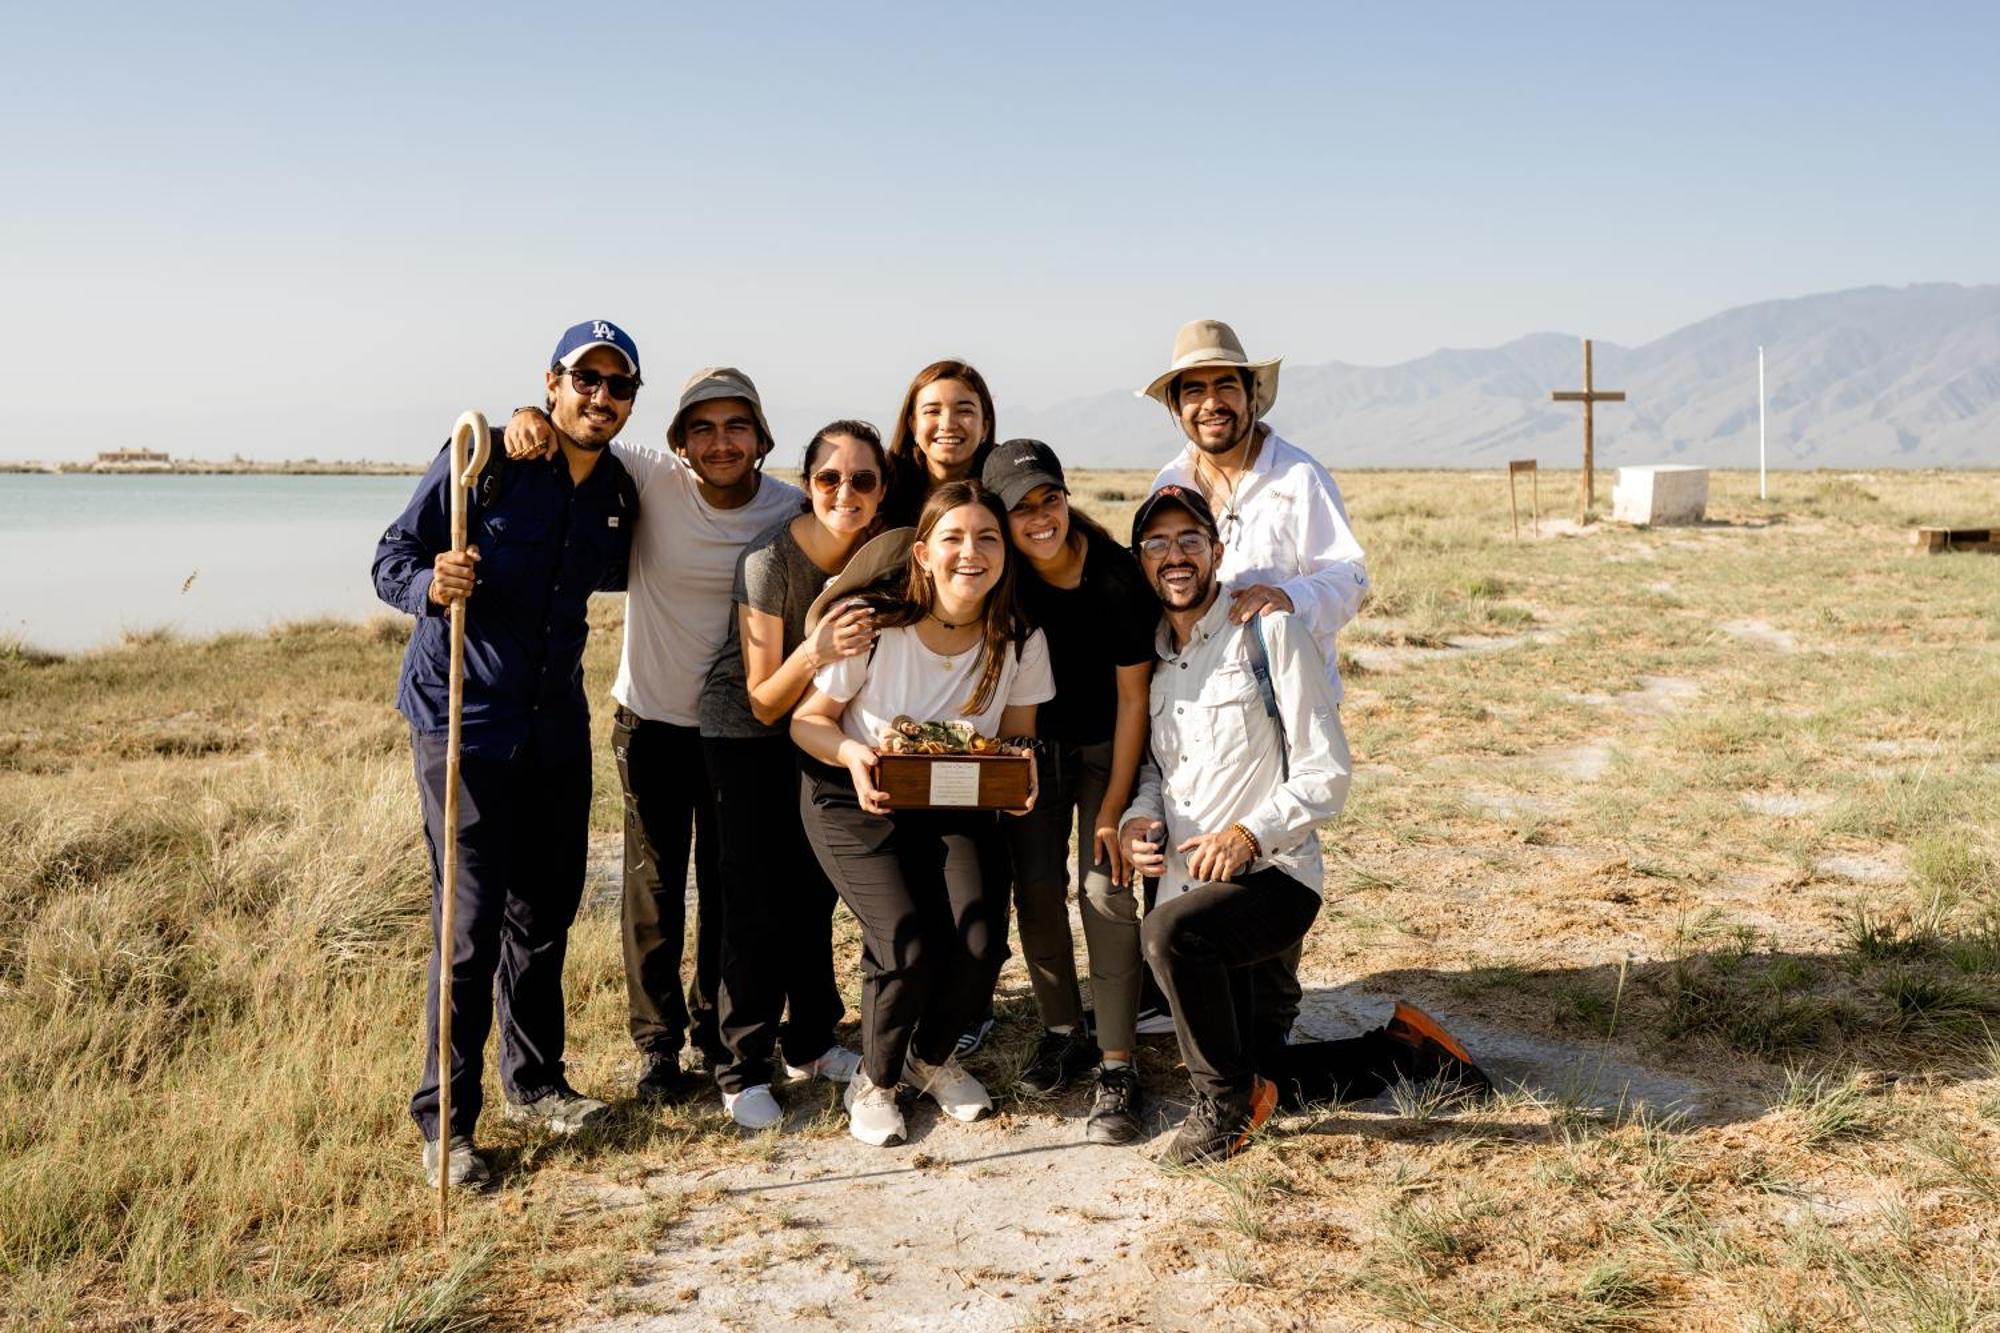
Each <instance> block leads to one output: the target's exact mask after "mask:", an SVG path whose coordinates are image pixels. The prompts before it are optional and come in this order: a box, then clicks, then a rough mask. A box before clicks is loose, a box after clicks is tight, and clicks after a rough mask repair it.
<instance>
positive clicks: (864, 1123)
mask: <svg viewBox="0 0 2000 1333" xmlns="http://www.w3.org/2000/svg"><path fill="white" fill-rule="evenodd" d="M841 1100H842V1101H843V1102H844V1103H845V1104H846V1106H847V1132H848V1133H850V1134H852V1135H853V1136H854V1137H855V1138H857V1139H860V1140H861V1141H862V1142H863V1143H865V1144H868V1145H869V1146H870V1147H873V1148H880V1147H883V1146H884V1145H886V1144H890V1143H896V1142H899V1141H901V1140H902V1139H903V1137H904V1136H905V1135H906V1134H907V1133H908V1131H907V1130H906V1129H905V1128H904V1126H903V1108H902V1107H900V1106H898V1105H896V1090H895V1089H894V1088H878V1087H876V1086H875V1084H874V1082H873V1081H872V1080H871V1079H870V1078H869V1077H868V1071H867V1070H865V1069H863V1070H857V1071H856V1072H855V1075H854V1077H853V1078H852V1079H851V1080H849V1082H848V1084H847V1092H846V1094H845V1095H844V1096H842V1098H841Z"/></svg>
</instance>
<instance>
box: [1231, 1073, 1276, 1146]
mask: <svg viewBox="0 0 2000 1333" xmlns="http://www.w3.org/2000/svg"><path fill="white" fill-rule="evenodd" d="M1277 1109H1278V1085H1277V1084H1275V1083H1273V1082H1272V1081H1271V1080H1270V1079H1268V1078H1265V1077H1264V1076H1263V1075H1261V1074H1259V1075H1257V1076H1256V1081H1255V1082H1253V1083H1252V1084H1251V1085H1250V1123H1249V1124H1247V1125H1245V1126H1244V1127H1243V1132H1242V1133H1241V1134H1238V1135H1237V1136H1236V1137H1235V1138H1234V1139H1233V1140H1231V1141H1230V1144H1229V1151H1228V1152H1227V1153H1225V1154H1223V1155H1224V1156H1225V1157H1234V1156H1235V1155H1236V1154H1237V1153H1240V1152H1242V1151H1243V1147H1244V1145H1245V1144H1247V1143H1249V1142H1250V1136H1251V1135H1252V1134H1255V1133H1256V1132H1257V1131H1258V1130H1260V1129H1262V1128H1263V1127H1264V1126H1265V1125H1266V1124H1268V1123H1269V1122H1270V1119H1271V1115H1272V1113H1273V1112H1275V1111H1276V1110H1277Z"/></svg>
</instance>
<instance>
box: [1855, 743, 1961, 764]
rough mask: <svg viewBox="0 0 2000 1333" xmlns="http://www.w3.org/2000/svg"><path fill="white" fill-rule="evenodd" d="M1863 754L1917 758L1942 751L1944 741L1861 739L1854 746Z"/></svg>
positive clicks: (1891, 757) (1927, 756)
mask: <svg viewBox="0 0 2000 1333" xmlns="http://www.w3.org/2000/svg"><path fill="white" fill-rule="evenodd" d="M1855 748H1856V749H1858V750H1860V751H1861V753H1863V754H1869V755H1876V756H1878V757H1880V758H1883V759H1919V758H1929V757H1930V756H1931V755H1936V754H1943V753H1944V742H1943V741H1935V740H1924V739H1915V740H1888V741H1863V742H1861V744H1860V745H1858V746H1856V747H1855Z"/></svg>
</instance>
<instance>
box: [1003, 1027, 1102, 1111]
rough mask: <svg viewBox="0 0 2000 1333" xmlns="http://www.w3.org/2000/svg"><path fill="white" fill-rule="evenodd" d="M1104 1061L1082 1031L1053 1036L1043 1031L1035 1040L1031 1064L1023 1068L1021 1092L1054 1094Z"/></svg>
mask: <svg viewBox="0 0 2000 1333" xmlns="http://www.w3.org/2000/svg"><path fill="white" fill-rule="evenodd" d="M1103 1058H1104V1057H1103V1056H1102V1055H1100V1054H1099V1053H1098V1050H1097V1043H1096V1042H1094V1041H1092V1040H1091V1039H1090V1034H1088V1033H1086V1032H1083V1031H1080V1030H1079V1031H1074V1032H1051V1031H1049V1030H1048V1029H1047V1028H1043V1029H1042V1035H1041V1036H1039V1037H1037V1038H1035V1049H1034V1051H1033V1053H1032V1054H1030V1055H1029V1056H1028V1063H1027V1064H1025V1065H1023V1066H1022V1068H1021V1089H1022V1091H1024V1092H1032V1093H1035V1094H1036V1095H1038V1096H1042V1095H1046V1094H1048V1093H1051V1092H1054V1091H1055V1090H1056V1089H1057V1088H1060V1087H1061V1086H1062V1085H1063V1084H1065V1083H1067V1082H1069V1081H1070V1080H1071V1079H1073V1078H1075V1077H1076V1076H1077V1075H1078V1074H1081V1073H1083V1072H1084V1071H1085V1070H1087V1069H1091V1068H1093V1067H1094V1066H1095V1065H1096V1064H1097V1062H1098V1061H1099V1060H1101V1059H1103Z"/></svg>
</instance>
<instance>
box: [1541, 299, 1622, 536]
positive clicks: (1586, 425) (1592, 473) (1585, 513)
mask: <svg viewBox="0 0 2000 1333" xmlns="http://www.w3.org/2000/svg"><path fill="white" fill-rule="evenodd" d="M1549 397H1550V398H1551V399H1552V400H1554V401H1555V402H1558V403H1582V404H1583V495H1582V497H1581V498H1580V499H1579V500H1578V501H1577V510H1576V521H1577V523H1578V525H1579V526H1581V525H1582V524H1585V523H1588V522H1590V506H1591V505H1593V504H1595V503H1596V501H1597V457H1596V448H1597V441H1596V432H1595V429H1594V428H1595V425H1596V412H1595V410H1594V409H1595V408H1596V406H1597V404H1599V403H1622V402H1624V401H1625V391H1624V390H1623V389H1600V388H1598V387H1597V382H1596V381H1595V380H1594V379H1592V378H1591V374H1590V339H1588V338H1585V339H1584V340H1583V388H1582V390H1580V391H1579V390H1576V389H1558V390H1556V391H1555V392H1554V393H1552V394H1550V395H1549Z"/></svg>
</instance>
